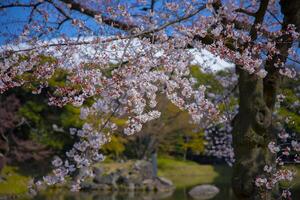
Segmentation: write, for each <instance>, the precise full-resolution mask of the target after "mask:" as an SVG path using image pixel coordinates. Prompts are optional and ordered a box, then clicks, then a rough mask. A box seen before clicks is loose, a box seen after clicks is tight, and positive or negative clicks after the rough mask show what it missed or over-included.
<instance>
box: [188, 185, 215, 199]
mask: <svg viewBox="0 0 300 200" xmlns="http://www.w3.org/2000/svg"><path fill="white" fill-rule="evenodd" d="M219 192H220V190H219V188H217V187H216V186H214V185H207V184H205V185H198V186H196V187H194V188H192V189H191V190H190V191H189V195H190V196H191V197H193V198H194V199H198V200H205V199H212V198H214V197H215V196H216V195H217V194H218V193H219Z"/></svg>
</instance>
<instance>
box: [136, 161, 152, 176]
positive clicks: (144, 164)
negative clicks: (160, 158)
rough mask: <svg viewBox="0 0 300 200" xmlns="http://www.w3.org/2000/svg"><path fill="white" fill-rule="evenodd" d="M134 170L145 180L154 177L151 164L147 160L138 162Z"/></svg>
mask: <svg viewBox="0 0 300 200" xmlns="http://www.w3.org/2000/svg"><path fill="white" fill-rule="evenodd" d="M133 170H134V171H137V172H138V173H139V175H140V176H141V178H142V179H143V180H145V179H150V178H152V177H153V170H152V164H151V162H148V161H145V160H138V161H136V162H135V163H134V165H133Z"/></svg>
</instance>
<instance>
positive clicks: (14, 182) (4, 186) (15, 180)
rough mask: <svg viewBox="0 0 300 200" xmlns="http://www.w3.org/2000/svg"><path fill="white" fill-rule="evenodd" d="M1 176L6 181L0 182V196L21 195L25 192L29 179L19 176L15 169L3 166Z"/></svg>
mask: <svg viewBox="0 0 300 200" xmlns="http://www.w3.org/2000/svg"><path fill="white" fill-rule="evenodd" d="M1 175H2V177H4V178H5V179H6V181H2V182H0V195H7V194H9V195H16V194H23V193H25V192H26V191H27V187H28V182H29V180H30V177H28V176H24V175H21V174H19V173H18V169H17V167H11V166H5V167H4V168H3V170H2V172H1Z"/></svg>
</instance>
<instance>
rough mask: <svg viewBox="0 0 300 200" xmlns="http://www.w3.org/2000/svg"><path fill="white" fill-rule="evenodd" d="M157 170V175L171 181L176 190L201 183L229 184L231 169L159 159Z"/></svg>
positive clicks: (165, 158)
mask: <svg viewBox="0 0 300 200" xmlns="http://www.w3.org/2000/svg"><path fill="white" fill-rule="evenodd" d="M158 168H159V170H158V175H159V176H163V177H166V178H168V179H170V180H172V181H173V183H174V184H175V185H176V187H178V188H182V187H189V186H193V185H196V184H202V183H230V178H231V168H230V167H228V166H226V165H224V166H217V167H214V166H213V165H200V164H197V163H195V162H192V161H183V160H176V159H174V158H167V157H161V158H159V159H158Z"/></svg>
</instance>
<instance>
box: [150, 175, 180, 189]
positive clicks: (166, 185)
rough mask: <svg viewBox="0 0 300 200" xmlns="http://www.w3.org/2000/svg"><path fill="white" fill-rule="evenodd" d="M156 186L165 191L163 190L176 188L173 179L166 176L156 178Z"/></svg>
mask: <svg viewBox="0 0 300 200" xmlns="http://www.w3.org/2000/svg"><path fill="white" fill-rule="evenodd" d="M154 184H155V188H156V190H157V191H160V192H163V191H171V190H174V188H175V187H174V185H173V183H172V181H170V180H168V179H166V178H164V177H157V178H155V180H154Z"/></svg>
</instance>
